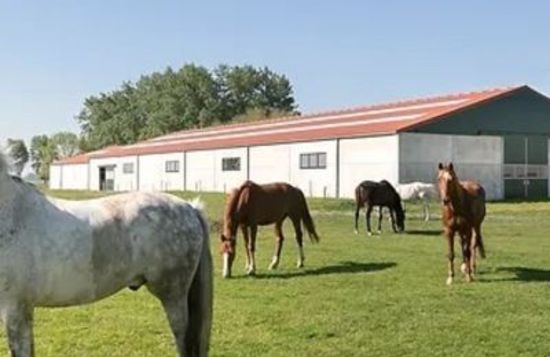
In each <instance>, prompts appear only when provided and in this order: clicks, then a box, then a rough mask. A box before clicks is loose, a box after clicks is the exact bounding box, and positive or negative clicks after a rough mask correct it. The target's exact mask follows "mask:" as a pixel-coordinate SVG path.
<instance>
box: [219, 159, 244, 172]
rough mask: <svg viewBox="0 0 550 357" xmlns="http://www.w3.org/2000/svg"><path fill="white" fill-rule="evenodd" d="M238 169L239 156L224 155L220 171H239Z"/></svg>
mask: <svg viewBox="0 0 550 357" xmlns="http://www.w3.org/2000/svg"><path fill="white" fill-rule="evenodd" d="M240 170H241V158H240V157H224V158H223V159H222V171H240Z"/></svg>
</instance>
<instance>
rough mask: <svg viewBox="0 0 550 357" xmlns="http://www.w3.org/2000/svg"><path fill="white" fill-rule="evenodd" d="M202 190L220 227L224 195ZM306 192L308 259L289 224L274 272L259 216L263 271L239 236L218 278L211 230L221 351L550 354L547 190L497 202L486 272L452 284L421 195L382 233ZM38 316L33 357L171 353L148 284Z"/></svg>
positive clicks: (348, 208)
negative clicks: (534, 198)
mask: <svg viewBox="0 0 550 357" xmlns="http://www.w3.org/2000/svg"><path fill="white" fill-rule="evenodd" d="M54 194H55V195H56V196H58V197H65V198H86V197H91V196H96V194H90V193H74V192H55V193H54ZM183 196H185V197H192V196H189V195H186V194H183ZM202 197H203V199H204V200H205V201H206V204H207V208H206V211H207V213H208V215H209V218H210V220H211V221H212V226H213V227H214V228H216V227H217V226H218V223H219V220H220V218H221V212H222V209H223V207H222V206H223V196H222V195H218V194H207V195H203V196H202ZM309 202H310V208H311V209H312V210H313V213H314V219H315V221H316V224H317V227H318V231H319V232H320V235H321V239H322V240H321V243H320V244H318V245H312V244H307V245H306V248H305V249H306V268H305V269H303V270H298V269H296V268H295V267H294V265H295V262H296V253H297V251H296V245H295V242H294V238H293V235H292V234H291V231H290V230H289V228H290V227H289V226H290V224H288V225H286V227H285V228H286V232H288V233H287V240H286V242H285V247H284V249H283V257H282V262H281V266H280V270H278V271H275V272H270V271H267V266H268V264H269V261H270V257H271V255H272V249H273V233H272V228H263V229H261V230H260V237H259V242H258V248H257V249H258V264H259V266H258V268H259V269H258V275H257V276H256V277H254V278H250V277H245V276H244V275H243V273H244V251H243V249H242V248H243V247H242V244H240V245H239V247H238V258H237V261H236V266H235V269H234V273H235V274H236V277H235V278H234V279H231V280H222V279H221V278H220V275H221V273H220V260H221V259H220V257H219V255H218V246H217V243H218V242H217V236H218V234H217V232H214V231H213V232H212V249H213V253H214V256H215V274H216V279H215V315H214V327H213V338H212V345H211V352H212V355H213V356H403V355H407V356H448V355H453V356H544V355H548V353H549V352H548V351H550V339H549V338H548V336H549V335H550V318H549V315H550V259H549V255H548V252H549V251H550V234H549V232H550V219H549V217H550V203H544V202H538V203H491V204H490V205H489V207H488V217H487V220H486V223H485V225H484V229H483V231H484V237H485V244H486V248H487V253H488V258H487V259H486V260H484V261H481V262H480V271H479V274H478V276H477V281H476V282H474V283H472V284H466V283H465V282H463V280H462V277H461V276H459V277H458V278H457V280H456V283H455V285H453V286H451V287H448V286H446V285H445V279H446V261H445V243H444V240H443V238H442V237H441V232H440V228H441V227H440V226H441V224H440V222H439V221H438V220H433V221H431V222H429V223H424V222H423V221H421V220H420V209H419V207H418V206H414V205H409V206H408V212H407V213H408V216H409V217H408V218H407V227H406V230H407V233H405V234H393V233H389V232H388V228H389V227H388V222H387V221H386V222H384V228H385V232H383V233H382V235H380V236H373V237H367V236H366V235H365V234H360V235H359V236H356V235H354V234H353V227H352V220H353V217H352V210H353V208H352V204H351V202H350V201H336V200H310V201H309ZM361 227H362V228H364V221H363V220H361ZM239 243H241V242H240V241H239ZM308 243H309V242H308ZM456 265H457V271H458V267H459V261H457V264H456ZM35 320H36V327H35V333H36V349H37V355H38V356H172V355H175V349H174V347H173V344H172V336H171V334H170V332H169V329H168V326H167V323H166V320H165V317H164V315H163V313H162V311H161V308H160V306H159V304H158V303H157V301H156V300H155V299H154V298H152V297H151V296H150V295H149V294H148V293H147V291H146V289H141V290H140V291H138V292H135V293H134V292H131V291H129V290H127V291H123V292H121V293H119V294H117V295H115V296H114V297H111V298H108V299H106V300H104V301H102V302H99V303H96V304H93V305H89V306H84V307H74V308H66V309H38V310H37V314H36V318H35ZM0 346H1V349H0V353H2V354H6V353H7V350H6V347H5V344H0Z"/></svg>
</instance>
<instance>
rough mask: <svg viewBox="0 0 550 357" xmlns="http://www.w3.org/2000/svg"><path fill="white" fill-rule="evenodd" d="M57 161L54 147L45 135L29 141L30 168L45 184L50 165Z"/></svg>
mask: <svg viewBox="0 0 550 357" xmlns="http://www.w3.org/2000/svg"><path fill="white" fill-rule="evenodd" d="M56 159H57V153H56V146H55V143H54V142H53V140H51V139H50V138H49V137H48V136H47V135H37V136H34V137H33V138H32V139H31V166H32V168H33V170H34V172H35V173H36V174H37V175H38V177H40V179H42V180H43V181H45V182H47V181H48V180H49V178H50V164H51V163H52V162H53V161H54V160H56Z"/></svg>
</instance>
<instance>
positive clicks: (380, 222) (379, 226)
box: [378, 206, 384, 233]
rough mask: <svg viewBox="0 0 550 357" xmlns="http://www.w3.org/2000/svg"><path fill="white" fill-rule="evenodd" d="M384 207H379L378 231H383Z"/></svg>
mask: <svg viewBox="0 0 550 357" xmlns="http://www.w3.org/2000/svg"><path fill="white" fill-rule="evenodd" d="M383 209H384V207H382V206H380V207H378V233H382V213H383V212H382V210H383Z"/></svg>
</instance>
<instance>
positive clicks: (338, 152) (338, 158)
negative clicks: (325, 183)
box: [335, 138, 340, 198]
mask: <svg viewBox="0 0 550 357" xmlns="http://www.w3.org/2000/svg"><path fill="white" fill-rule="evenodd" d="M335 191H336V198H340V138H338V139H336V190H335Z"/></svg>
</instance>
